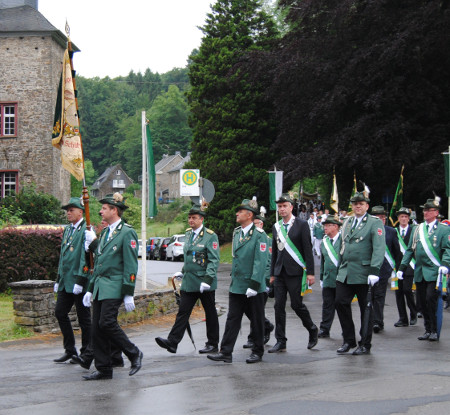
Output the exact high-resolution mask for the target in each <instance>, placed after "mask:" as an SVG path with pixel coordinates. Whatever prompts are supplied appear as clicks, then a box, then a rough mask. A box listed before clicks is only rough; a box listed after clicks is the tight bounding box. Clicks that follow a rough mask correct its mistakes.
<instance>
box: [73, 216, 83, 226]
mask: <svg viewBox="0 0 450 415" xmlns="http://www.w3.org/2000/svg"><path fill="white" fill-rule="evenodd" d="M81 222H83V218H81V219H80V220H79V221H78V222H77V223H75V224H72V226H73V227H74V228H75V229H76V228H78V226H80V223H81Z"/></svg>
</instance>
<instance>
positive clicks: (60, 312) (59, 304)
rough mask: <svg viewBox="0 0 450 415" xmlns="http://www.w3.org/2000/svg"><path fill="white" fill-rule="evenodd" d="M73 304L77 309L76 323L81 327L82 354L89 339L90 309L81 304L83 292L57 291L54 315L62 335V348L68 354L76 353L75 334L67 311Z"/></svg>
mask: <svg viewBox="0 0 450 415" xmlns="http://www.w3.org/2000/svg"><path fill="white" fill-rule="evenodd" d="M74 304H75V308H76V311H77V316H78V323H79V324H80V328H81V349H80V353H81V354H83V352H84V351H85V350H86V349H87V348H88V346H89V342H90V339H91V309H90V308H89V307H85V306H84V305H83V294H78V295H75V294H72V293H68V292H66V291H65V290H63V291H58V299H57V300H56V307H55V317H56V319H57V320H58V323H59V328H60V329H61V333H62V335H63V344H64V350H65V351H66V353H68V354H72V355H77V354H78V353H77V349H76V348H75V336H74V334H73V329H72V323H71V322H70V319H69V313H70V310H71V309H72V306H73V305H74Z"/></svg>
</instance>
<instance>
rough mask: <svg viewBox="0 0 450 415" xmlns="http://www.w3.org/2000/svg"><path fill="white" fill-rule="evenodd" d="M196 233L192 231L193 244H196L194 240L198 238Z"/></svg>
mask: <svg viewBox="0 0 450 415" xmlns="http://www.w3.org/2000/svg"><path fill="white" fill-rule="evenodd" d="M196 235H197V234H196V233H195V232H194V231H192V235H191V243H192V242H194V239H195V237H196Z"/></svg>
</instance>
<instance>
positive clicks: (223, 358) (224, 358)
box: [206, 352, 233, 363]
mask: <svg viewBox="0 0 450 415" xmlns="http://www.w3.org/2000/svg"><path fill="white" fill-rule="evenodd" d="M206 357H207V358H208V359H209V360H214V361H215V362H225V363H231V362H232V361H233V356H232V355H231V354H224V353H222V352H220V353H215V354H209V355H208V356H206Z"/></svg>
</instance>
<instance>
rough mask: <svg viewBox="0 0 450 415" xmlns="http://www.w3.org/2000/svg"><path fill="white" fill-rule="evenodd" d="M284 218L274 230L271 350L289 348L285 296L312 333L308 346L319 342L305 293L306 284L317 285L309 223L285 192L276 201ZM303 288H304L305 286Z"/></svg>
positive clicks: (310, 346)
mask: <svg viewBox="0 0 450 415" xmlns="http://www.w3.org/2000/svg"><path fill="white" fill-rule="evenodd" d="M276 203H277V208H278V213H279V214H280V216H281V220H280V221H279V222H278V223H276V224H275V225H274V226H273V230H272V235H273V239H272V263H271V269H270V275H271V277H270V282H271V283H273V286H274V291H275V337H276V339H277V342H276V344H275V346H273V347H272V348H271V349H270V350H269V353H277V352H283V351H286V341H287V338H286V299H287V293H288V292H289V296H290V298H291V307H292V309H293V310H294V311H295V313H296V314H297V316H299V317H300V319H301V321H302V324H303V326H304V327H305V328H306V329H307V330H308V332H309V340H308V349H312V348H313V347H314V346H315V345H316V344H317V336H318V333H319V330H318V328H317V326H316V325H315V324H314V323H313V321H312V319H311V316H310V314H309V311H308V309H307V308H306V305H305V304H303V297H302V294H303V292H304V288H305V286H306V287H307V286H308V285H312V284H314V258H313V254H312V246H311V233H310V229H309V226H308V222H306V221H304V220H302V219H299V218H296V217H295V216H293V215H292V208H293V201H292V199H291V198H290V197H289V195H286V194H285V195H282V196H281V197H280V199H279V200H277V201H276ZM302 287H303V289H302Z"/></svg>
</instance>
